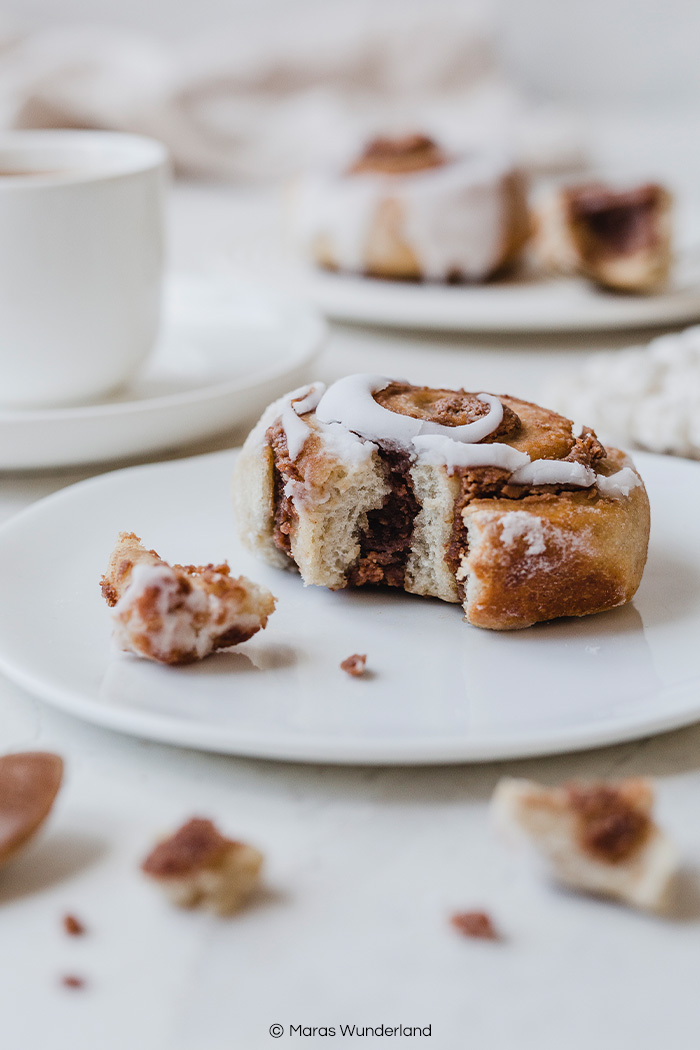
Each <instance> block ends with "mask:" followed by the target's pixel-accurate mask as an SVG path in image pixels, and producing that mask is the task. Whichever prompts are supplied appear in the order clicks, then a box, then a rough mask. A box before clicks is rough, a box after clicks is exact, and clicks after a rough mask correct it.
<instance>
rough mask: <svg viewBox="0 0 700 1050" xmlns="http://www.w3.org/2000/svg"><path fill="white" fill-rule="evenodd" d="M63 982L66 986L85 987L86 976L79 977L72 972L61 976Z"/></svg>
mask: <svg viewBox="0 0 700 1050" xmlns="http://www.w3.org/2000/svg"><path fill="white" fill-rule="evenodd" d="M61 984H62V985H63V987H64V988H84V987H85V978H84V977H77V976H76V975H75V974H73V973H71V974H67V975H66V976H65V977H62V978H61Z"/></svg>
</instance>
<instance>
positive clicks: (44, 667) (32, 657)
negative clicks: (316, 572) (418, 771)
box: [0, 452, 700, 763]
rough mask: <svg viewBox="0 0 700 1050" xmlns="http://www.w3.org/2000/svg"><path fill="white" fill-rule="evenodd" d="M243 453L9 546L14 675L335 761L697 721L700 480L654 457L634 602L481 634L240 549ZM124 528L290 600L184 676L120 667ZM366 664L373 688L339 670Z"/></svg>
mask: <svg viewBox="0 0 700 1050" xmlns="http://www.w3.org/2000/svg"><path fill="white" fill-rule="evenodd" d="M234 455H235V453H231V452H225V453H216V454H214V455H210V456H203V457H198V458H194V459H187V460H179V461H176V462H173V463H165V464H156V465H154V466H147V467H134V468H131V469H128V470H122V471H118V472H115V473H113V474H107V475H103V476H102V477H100V478H97V479H93V480H90V481H85V482H82V483H81V484H79V485H75V486H73V487H71V488H68V489H64V490H63V491H62V492H60V493H58V494H57V495H54V496H51V497H49V498H48V499H45V500H42V501H41V502H39V503H37V504H35V505H34V506H33V507H31V508H30V509H29V510H27V511H25V512H23V513H22V514H20V515H19V516H18V517H16V518H15V519H14V520H12V521H10V522H9V523H8V524H7V525H6V526H5V527H4V528H3V529H2V530H1V531H0V579H2V581H3V586H2V589H1V590H0V669H2V670H3V671H4V672H5V673H6V674H7V675H8V676H9V677H11V678H13V679H14V680H15V681H16V682H18V683H19V684H20V685H21V686H23V687H24V688H26V689H27V690H28V691H30V692H32V693H34V694H36V695H37V696H40V697H42V698H43V699H44V700H46V701H48V702H49V703H51V704H55V705H56V706H57V707H60V708H63V709H64V710H65V711H68V712H70V713H71V714H74V715H77V716H79V717H81V718H85V719H88V720H89V721H92V722H97V723H99V724H101V725H104V726H109V727H111V728H113V729H118V730H122V731H123V732H127V733H133V734H135V735H138V736H143V737H149V738H152V739H155V740H162V741H168V742H172V743H176V744H183V745H186V746H191V747H198V748H204V749H208V750H212V751H221V752H230V753H233V754H245V755H256V756H264V757H268V758H284V759H302V760H308V761H322V762H358V763H392V762H397V763H430V762H454V761H481V760H485V759H492V758H514V757H516V756H522V755H534V754H545V753H550V752H557V751H568V750H576V749H580V748H586V747H590V746H594V745H599V744H608V743H613V742H615V741H619V740H626V739H631V738H634V737H640V736H645V735H648V734H650V733H655V732H658V731H660V730H664V729H671V728H673V727H676V726H680V725H684V724H686V723H689V722H693V721H696V720H698V719H700V664H699V663H698V659H697V648H698V638H700V532H699V531H698V530H697V529H695V528H692V527H691V524H690V523H692V522H693V521H695V520H697V517H698V514H699V513H700V465H698V464H694V463H690V462H686V461H682V460H674V459H669V458H662V457H657V456H651V455H640V456H639V457H638V460H639V465H640V467H641V470H642V473H643V475H644V477H645V479H646V481H647V483H648V487H649V494H650V497H651V500H652V507H653V515H652V518H653V532H652V541H651V549H650V555H649V563H648V565H647V569H646V572H645V574H644V580H643V583H642V586H641V588H640V591H639V593H638V596H637V598H636V599H635V602H634V604H633V605H630V606H627V607H626V608H623V609H618V610H615V611H613V612H610V613H605V614H601V615H599V616H590V617H586V618H584V619H581V620H578V619H571V620H561V621H558V622H555V623H551V624H547V625H541V626H538V627H534V628H530V629H529V630H526V631H518V632H512V633H497V632H489V631H482V630H479V629H478V628H473V627H469V626H468V625H466V624H465V623H463V622H462V618H461V615H460V612H461V610H460V608H459V607H458V606H453V605H447V604H444V603H442V602H438V601H434V600H427V599H424V598H417V597H413V596H410V595H405V594H403V593H393V592H387V591H374V592H370V591H367V590H358V591H347V592H337V593H331V592H329V591H326V590H323V589H320V588H315V587H310V588H304V587H303V586H302V583H301V580H300V579H299V577H297V576H296V575H294V574H292V573H287V572H284V571H280V570H276V569H272V568H269V567H268V566H265V565H264V564H262V563H260V562H257V561H256V560H254V559H253V557H252V556H251V555H249V554H247V553H246V552H245V551H244V550H243V549H242V548H241V547H240V546H239V544H238V542H237V541H236V539H235V537H234V531H233V521H232V514H231V510H230V501H229V488H230V473H231V467H232V464H233V459H234ZM120 529H133V530H135V531H136V532H137V533H138V534H139V535H140V536H141V537H142V538H143V540H144V542H145V543H146V544H147V545H149V546H151V545H153V546H155V547H156V549H157V550H158V551H159V552H160V553H161V554H162V555H163V556H164V557H166V558H168V559H176V560H179V561H184V562H202V561H204V562H206V561H210V560H211V561H218V560H220V559H222V558H228V559H230V561H231V564H232V566H233V567H234V569H235V570H236V571H237V572H242V573H244V574H246V575H249V576H251V577H252V578H253V579H256V580H258V581H260V582H262V583H264V584H266V585H267V586H268V587H269V588H270V589H271V590H272V591H273V593H274V594H276V595H277V597H278V598H279V606H278V609H277V611H276V612H275V614H274V616H273V617H272V618H271V620H270V623H269V626H268V628H267V630H265V631H263V632H260V633H259V634H258V635H256V636H255V637H254V638H253V639H251V640H250V641H249V642H247V643H245V645H243V646H241V647H240V648H239V649H238V650H236V651H231V652H228V653H222V654H218V655H216V656H214V657H211V658H210V659H208V660H205V661H204V662H203V663H202V664H200V665H198V666H194V667H187V668H179V669H177V668H167V667H161V666H157V665H154V664H151V663H147V662H146V661H142V660H138V659H136V658H134V657H131V656H127V655H124V654H122V653H118V652H114V651H112V649H111V646H110V618H109V613H108V610H107V608H106V606H105V605H104V603H103V602H102V599H101V597H100V593H99V587H98V581H99V578H100V574H101V572H102V571H103V569H104V567H105V565H106V562H107V557H108V555H109V552H110V550H111V548H112V545H113V543H114V540H115V538H116V533H117V531H118V530H120ZM356 652H359V653H366V654H367V664H368V668H371V671H372V674H371V675H368V676H367V677H365V678H360V679H354V678H350V677H349V676H348V675H346V674H345V673H344V672H342V671H341V670H340V669H339V666H338V665H339V664H340V662H341V660H343V659H344V658H345V657H347V656H349V655H350V654H351V653H356Z"/></svg>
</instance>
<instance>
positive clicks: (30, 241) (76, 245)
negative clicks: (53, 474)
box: [0, 130, 167, 408]
mask: <svg viewBox="0 0 700 1050" xmlns="http://www.w3.org/2000/svg"><path fill="white" fill-rule="evenodd" d="M166 178H167V153H166V151H165V149H164V147H163V146H162V145H161V144H160V143H159V142H156V141H154V140H152V139H147V138H142V137H140V136H138V135H123V134H119V133H116V132H109V131H67V130H66V131H63V130H56V131H53V130H52V131H9V132H2V133H0V405H2V406H3V407H5V408H30V407H42V406H51V405H65V404H75V403H79V402H81V401H86V400H89V399H94V398H97V397H99V396H101V395H104V394H107V393H109V392H110V391H111V390H114V389H116V388H117V387H119V386H121V385H123V384H124V383H126V382H127V381H128V380H129V379H131V378H132V377H133V376H134V374H135V373H136V372H137V370H138V368H139V366H140V365H141V363H142V362H143V360H144V359H145V357H146V356H147V355H148V353H149V351H150V350H151V348H152V347H153V344H154V342H155V339H156V335H157V332H158V322H159V315H160V303H161V283H162V273H163V227H164V218H163V211H164V189H165V184H166Z"/></svg>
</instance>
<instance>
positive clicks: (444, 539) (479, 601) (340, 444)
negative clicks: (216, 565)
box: [234, 375, 649, 629]
mask: <svg viewBox="0 0 700 1050" xmlns="http://www.w3.org/2000/svg"><path fill="white" fill-rule="evenodd" d="M234 499H235V507H236V519H237V525H238V529H239V532H240V535H241V537H242V539H243V542H244V543H245V544H246V545H247V546H248V547H249V548H250V549H251V550H253V551H255V552H257V553H258V554H260V555H261V556H262V557H263V558H265V559H266V560H267V561H269V562H271V563H272V564H274V565H278V566H280V567H283V568H293V569H296V570H298V571H299V572H300V573H301V575H302V577H303V579H304V582H305V583H307V584H316V585H321V586H326V587H330V588H331V589H339V588H344V587H360V586H364V585H367V584H375V585H383V586H387V587H399V588H403V589H404V590H406V591H410V592H411V593H414V594H423V595H429V596H433V597H437V598H441V599H443V600H444V601H448V602H455V603H457V602H459V603H461V604H462V605H463V608H464V611H465V614H466V619H467V620H468V621H469V623H471V624H474V625H476V626H479V627H488V628H495V629H502V628H506V629H507V628H518V627H527V626H529V625H531V624H533V623H536V622H538V621H541V620H550V619H553V618H555V617H559V616H583V615H585V614H587V613H594V612H600V611H603V610H605V609H611V608H614V607H615V606H618V605H623V604H624V603H625V602H628V601H630V600H631V598H632V597H633V595H634V593H635V591H636V590H637V587H638V586H639V582H640V580H641V576H642V571H643V568H644V564H645V560H646V552H647V542H648V536H649V505H648V500H647V495H646V491H645V489H644V485H643V483H642V480H641V478H640V477H639V475H638V473H637V472H636V470H635V469H634V466H633V465H632V463H631V461H630V460H629V459H628V458H627V457H626V456H625V455H624V453H622V452H620V451H618V450H617V449H607V450H606V449H605V448H604V447H603V446H602V445H601V444H600V442H599V441H598V439H597V437H596V435H595V434H594V433H593V431H591V430H590V429H588V428H587V427H581V428H578V427H576V426H574V425H573V424H572V422H571V420H569V419H566V418H565V417H563V416H560V415H557V414H556V413H555V412H551V411H549V410H547V409H545V408H541V407H539V406H538V405H534V404H531V403H529V402H527V401H521V400H519V399H518V398H514V397H510V396H505V395H503V396H498V397H496V396H494V395H492V394H486V393H477V394H474V393H467V392H465V391H463V390H445V389H433V388H430V387H421V386H413V385H411V384H409V383H406V382H397V381H393V380H391V379H388V378H386V377H383V376H374V375H355V376H348V377H346V378H345V379H342V380H340V381H338V382H337V383H335V384H334V385H333V386H331V387H330V388H329V389H328V390H325V388H324V386H323V384H321V383H315V384H312V385H311V386H309V387H305V388H302V389H300V390H296V391H293V392H292V393H291V394H288V395H286V397H284V398H281V399H280V400H279V401H277V402H275V403H274V404H273V405H271V406H270V407H269V408H268V409H267V411H266V412H265V413H264V415H263V417H262V419H261V420H260V422H259V423H258V424H257V426H256V427H255V428H254V430H253V431H252V433H251V434H250V436H249V437H248V440H247V441H246V443H245V445H244V448H243V450H242V452H241V454H240V456H239V458H238V461H237V464H236V470H235V481H234Z"/></svg>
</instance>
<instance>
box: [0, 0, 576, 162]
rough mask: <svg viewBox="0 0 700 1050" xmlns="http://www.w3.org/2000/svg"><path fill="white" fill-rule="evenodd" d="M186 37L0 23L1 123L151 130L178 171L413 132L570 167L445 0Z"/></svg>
mask: <svg viewBox="0 0 700 1050" xmlns="http://www.w3.org/2000/svg"><path fill="white" fill-rule="evenodd" d="M256 12H257V13H256V14H251V13H246V14H245V15H241V17H240V18H239V19H238V20H237V21H236V23H235V24H233V25H230V26H229V27H228V28H227V29H226V28H222V29H219V30H218V31H217V32H216V33H213V32H210V33H207V34H203V35H202V36H201V37H200V38H198V39H196V40H189V41H176V42H172V41H170V42H168V43H166V42H164V41H163V40H156V39H148V38H144V37H138V36H133V35H129V34H128V33H126V32H123V31H119V30H115V29H113V28H106V27H84V28H80V27H77V28H76V27H73V28H53V29H44V30H38V31H29V32H25V33H23V32H14V33H9V32H6V33H5V34H4V35H3V34H1V33H0V125H2V126H4V127H15V128H16V127H23V128H27V127H100V128H111V129H119V130H129V131H138V132H141V133H144V134H149V135H153V136H154V137H156V138H159V139H161V140H162V141H163V142H165V144H166V145H167V146H168V147H169V149H170V151H171V153H172V156H173V160H174V162H175V165H176V167H177V168H178V169H179V170H180V171H183V172H186V173H189V174H204V175H209V176H215V177H230V178H231V177H233V178H247V179H269V178H276V177H280V176H286V175H289V174H290V173H292V172H294V171H296V170H298V169H300V168H302V167H305V166H308V165H309V164H315V163H319V162H328V161H338V160H341V159H343V158H344V157H345V156H346V155H347V154H348V153H349V152H351V151H353V150H356V149H357V147H358V144H359V142H361V141H363V140H365V139H366V138H367V137H369V136H371V135H373V134H378V133H382V132H384V133H386V132H387V131H388V132H394V131H396V132H400V131H415V130H421V131H423V130H425V131H428V132H429V133H432V134H434V135H436V136H437V137H439V138H441V139H442V140H443V141H444V142H445V143H446V144H447V145H451V146H453V147H460V146H465V145H470V144H472V143H473V142H474V141H475V140H476V141H479V142H480V141H483V140H484V139H486V140H494V139H495V140H497V141H499V142H500V143H504V142H505V143H507V144H508V146H510V147H512V148H513V149H514V150H515V152H516V154H518V155H519V156H520V158H521V159H522V160H524V162H525V163H526V164H528V165H531V166H535V167H544V168H551V167H552V166H553V167H560V166H562V165H563V166H565V167H566V166H569V165H570V164H571V163H574V164H575V163H576V162H577V161H578V160H579V157H580V138H579V133H578V129H576V128H572V127H571V126H570V124H569V123H568V122H567V120H566V119H565V117H563V116H562V115H561V114H556V113H552V112H551V111H540V112H534V111H533V110H532V109H531V108H528V107H526V106H525V105H524V103H523V102H522V100H521V99H520V98H519V97H518V95H517V94H516V92H514V91H513V89H512V88H511V86H510V85H509V83H508V82H507V80H506V78H505V77H504V76H503V74H502V73H501V71H500V68H499V62H498V56H497V47H496V44H495V41H494V33H493V30H492V28H491V27H490V25H489V23H488V20H486V19H485V18H484V17H483V16H482V15H481V14H480V13H479V12H478V11H477V10H476V9H475V8H473V7H470V6H469V5H468V4H465V3H464V2H458V0H457V2H455V0H431V2H430V3H426V2H425V0H353V2H352V3H350V4H342V5H341V4H334V3H329V2H328V0H326V2H324V3H318V2H316V0H315V2H309V0H305V2H304V0H302V2H297V3H294V4H293V5H292V4H285V5H284V6H280V7H279V8H277V7H276V8H274V9H272V10H271V9H270V8H267V9H266V10H265V11H260V10H259V9H256Z"/></svg>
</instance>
